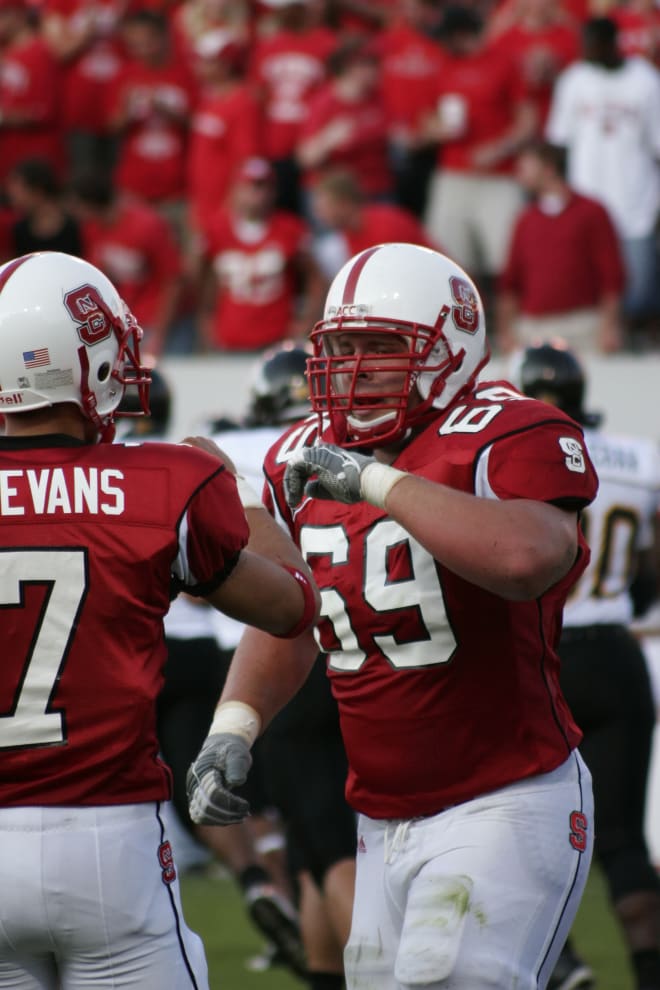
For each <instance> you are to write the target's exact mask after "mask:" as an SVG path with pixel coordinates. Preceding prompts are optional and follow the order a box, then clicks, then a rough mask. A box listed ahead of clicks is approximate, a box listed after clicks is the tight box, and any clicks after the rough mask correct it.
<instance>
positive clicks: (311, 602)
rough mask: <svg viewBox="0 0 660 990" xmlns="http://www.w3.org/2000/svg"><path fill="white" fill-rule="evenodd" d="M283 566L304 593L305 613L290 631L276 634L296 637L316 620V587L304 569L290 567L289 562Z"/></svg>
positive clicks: (283, 636)
mask: <svg viewBox="0 0 660 990" xmlns="http://www.w3.org/2000/svg"><path fill="white" fill-rule="evenodd" d="M282 567H283V568H284V570H285V571H288V572H289V574H291V575H292V576H293V577H294V578H295V579H296V581H297V582H298V584H299V586H300V588H301V590H302V593H303V595H304V606H303V613H302V615H301V616H300V619H299V620H298V622H296V624H295V626H292V628H291V629H289V630H288V632H284V633H275V635H276V636H278V637H279V638H280V639H295V638H296V636H300V634H301V633H304V632H305V630H307V629H309V627H310V626H311V624H312V622H313V621H314V617H315V615H316V596H315V594H314V589H313V587H312V584H311V582H310V581H309V580H308V579H307V578H306V577H305V575H304V574H303V572H302V571H299V570H298V568H297V567H289V565H288V564H282Z"/></svg>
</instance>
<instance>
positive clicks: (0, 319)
mask: <svg viewBox="0 0 660 990" xmlns="http://www.w3.org/2000/svg"><path fill="white" fill-rule="evenodd" d="M141 337H142V330H141V329H140V327H139V326H138V325H137V323H136V321H135V319H134V318H133V316H132V315H131V314H130V313H129V311H128V309H127V307H126V304H125V303H124V301H123V300H122V299H121V297H120V296H119V293H118V292H117V290H116V289H115V287H114V286H113V284H112V282H110V280H109V279H108V278H106V276H105V275H104V274H103V273H102V272H101V271H99V269H98V268H95V267H94V265H90V264H89V263H88V262H87V261H83V260H81V259H80V258H75V257H73V256H72V255H68V254H62V253H60V252H58V251H43V252H39V253H36V254H28V255H24V256H23V257H21V258H15V259H14V260H13V261H9V262H8V263H7V264H5V265H3V266H2V267H0V412H2V413H3V414H5V415H8V414H11V413H17V412H27V411H29V410H31V409H41V408H44V407H47V406H53V405H57V404H59V403H62V402H74V403H76V405H77V406H79V407H80V409H81V410H82V412H83V413H84V414H85V416H86V417H87V418H88V419H90V420H91V421H92V422H93V423H94V425H95V426H96V427H97V429H98V431H99V434H100V439H101V440H111V439H112V435H113V433H114V426H113V421H114V416H115V410H116V408H117V406H118V405H119V403H120V401H121V398H122V396H123V394H124V389H125V387H126V386H127V385H135V386H137V388H138V391H139V394H140V405H141V407H142V412H143V413H145V412H148V408H149V407H148V388H149V381H150V378H149V371H148V369H147V368H145V367H143V366H142V365H141V363H140V345H139V342H140V338H141Z"/></svg>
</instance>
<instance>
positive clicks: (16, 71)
mask: <svg viewBox="0 0 660 990" xmlns="http://www.w3.org/2000/svg"><path fill="white" fill-rule="evenodd" d="M59 84H60V76H59V72H58V68H57V64H56V62H55V59H54V58H53V56H52V55H51V53H50V51H49V50H48V47H47V45H46V43H45V42H44V40H43V39H42V38H41V37H40V36H39V34H38V32H37V30H36V28H35V25H34V17H33V13H32V11H31V10H30V7H29V6H28V4H27V3H26V0H2V3H0V184H2V183H4V181H5V179H6V177H7V175H8V173H9V172H10V170H11V169H12V168H13V166H14V165H16V164H17V163H18V162H20V161H22V160H23V159H25V158H45V159H46V160H47V161H49V162H50V163H51V164H52V165H53V167H54V168H56V169H58V170H60V169H61V167H62V145H61V140H60V132H59V127H58V108H59Z"/></svg>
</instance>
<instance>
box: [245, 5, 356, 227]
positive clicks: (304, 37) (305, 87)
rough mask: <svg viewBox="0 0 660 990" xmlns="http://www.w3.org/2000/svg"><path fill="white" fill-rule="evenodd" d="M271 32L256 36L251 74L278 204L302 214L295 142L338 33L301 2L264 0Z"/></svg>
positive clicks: (322, 78) (309, 6) (335, 44)
mask: <svg viewBox="0 0 660 990" xmlns="http://www.w3.org/2000/svg"><path fill="white" fill-rule="evenodd" d="M263 6H264V8H265V9H267V10H268V13H269V15H270V18H269V20H270V28H271V30H270V31H269V32H268V33H267V34H264V35H263V36H262V37H257V38H256V40H255V43H254V46H253V49H252V54H251V59H250V77H251V78H252V80H253V82H254V83H255V85H256V87H257V90H258V92H259V96H260V101H261V107H262V114H263V138H264V154H265V157H266V158H268V159H269V160H270V161H271V163H272V165H273V168H274V169H275V175H276V179H277V205H278V206H279V207H281V208H283V209H288V210H293V211H294V212H300V211H301V210H302V204H301V200H300V176H299V171H298V163H297V161H296V146H297V142H298V137H299V134H300V128H301V125H302V124H303V122H304V120H305V118H306V116H307V105H308V101H309V99H310V96H311V94H312V93H314V92H315V91H316V90H317V89H318V87H319V86H320V85H321V83H322V82H324V81H325V79H326V78H327V68H326V63H327V60H328V57H329V56H330V54H331V52H333V51H334V50H335V48H336V47H337V35H336V34H335V33H334V32H333V31H331V30H330V29H329V28H328V27H324V26H322V25H320V24H317V23H316V21H315V19H314V11H313V10H312V7H311V5H310V4H308V3H304V2H300V0H284V2H283V3H282V2H279V3H278V2H275V0H265V2H263Z"/></svg>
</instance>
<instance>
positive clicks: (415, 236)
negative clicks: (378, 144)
mask: <svg viewBox="0 0 660 990" xmlns="http://www.w3.org/2000/svg"><path fill="white" fill-rule="evenodd" d="M312 195H313V210H314V215H315V216H316V217H317V218H318V220H319V222H320V224H321V228H322V231H323V232H322V233H321V234H319V235H318V236H317V237H316V238H315V246H314V253H315V256H316V259H317V261H318V263H319V267H320V268H321V271H322V272H323V274H324V275H325V276H326V278H327V279H328V281H331V280H332V279H333V278H334V277H335V275H336V274H337V272H338V271H339V269H340V268H341V267H342V265H343V264H344V263H345V262H346V261H348V259H349V258H351V257H352V256H353V255H355V254H358V253H359V252H360V251H362V250H364V249H365V248H368V247H372V246H373V245H374V244H383V243H385V242H387V241H398V242H403V243H407V244H421V245H422V246H424V247H435V248H439V245H438V244H432V243H431V242H430V241H429V238H428V236H427V234H426V231H425V230H424V227H423V226H422V224H421V223H420V221H419V220H418V219H417V217H416V216H415V215H414V214H413V213H412V212H411V211H409V210H406V209H405V208H404V207H402V206H398V205H396V204H394V203H365V201H364V197H363V195H362V190H361V189H360V185H359V183H358V182H357V180H356V178H355V176H354V174H353V173H352V172H351V171H350V170H348V169H335V170H334V171H332V172H327V173H326V174H325V175H322V176H321V178H320V179H319V180H318V182H317V184H316V185H315V186H314V189H313V192H312Z"/></svg>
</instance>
